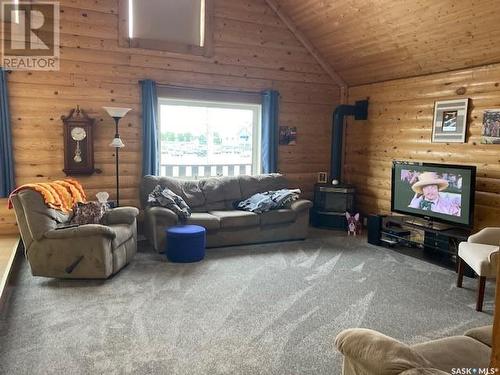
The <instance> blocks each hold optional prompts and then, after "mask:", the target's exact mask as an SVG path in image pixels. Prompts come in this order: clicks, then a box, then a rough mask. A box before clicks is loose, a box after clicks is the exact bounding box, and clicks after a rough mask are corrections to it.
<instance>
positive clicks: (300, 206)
mask: <svg viewBox="0 0 500 375" xmlns="http://www.w3.org/2000/svg"><path fill="white" fill-rule="evenodd" d="M312 206H313V203H312V202H311V201H309V200H307V199H297V200H296V201H293V202H292V204H291V205H290V208H291V209H292V210H294V211H296V212H301V211H304V210H308V209H310V208H311V207H312Z"/></svg>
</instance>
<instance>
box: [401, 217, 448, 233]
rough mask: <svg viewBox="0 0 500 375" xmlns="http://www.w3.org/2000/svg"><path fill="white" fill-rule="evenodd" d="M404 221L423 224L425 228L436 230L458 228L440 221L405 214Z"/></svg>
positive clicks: (418, 224)
mask: <svg viewBox="0 0 500 375" xmlns="http://www.w3.org/2000/svg"><path fill="white" fill-rule="evenodd" d="M404 222H405V224H410V225H416V226H421V227H423V228H424V229H432V230H436V231H445V230H450V229H451V230H453V229H455V228H456V227H454V226H452V225H449V224H443V223H438V222H436V221H432V220H425V219H417V218H414V217H411V216H405V219H404Z"/></svg>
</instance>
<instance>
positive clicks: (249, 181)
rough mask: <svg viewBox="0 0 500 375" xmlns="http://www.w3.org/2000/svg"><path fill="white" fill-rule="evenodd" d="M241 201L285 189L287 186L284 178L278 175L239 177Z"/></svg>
mask: <svg viewBox="0 0 500 375" xmlns="http://www.w3.org/2000/svg"><path fill="white" fill-rule="evenodd" d="M239 181H240V189H241V199H246V198H249V197H251V196H252V195H254V194H256V193H264V192H266V191H271V190H280V189H285V188H287V187H289V186H288V182H287V180H286V178H285V177H284V176H283V175H281V174H278V173H271V174H262V175H258V176H240V177H239Z"/></svg>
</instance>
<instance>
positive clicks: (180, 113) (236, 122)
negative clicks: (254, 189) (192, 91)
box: [158, 98, 261, 178]
mask: <svg viewBox="0 0 500 375" xmlns="http://www.w3.org/2000/svg"><path fill="white" fill-rule="evenodd" d="M158 111H159V127H160V131H159V134H160V153H161V155H160V174H161V175H162V176H171V177H179V178H202V177H210V176H238V175H244V174H247V175H250V174H258V173H260V169H261V163H260V118H261V106H260V104H253V103H248V104H241V103H232V102H214V101H204V100H184V99H165V98H163V99H160V100H159V106H158Z"/></svg>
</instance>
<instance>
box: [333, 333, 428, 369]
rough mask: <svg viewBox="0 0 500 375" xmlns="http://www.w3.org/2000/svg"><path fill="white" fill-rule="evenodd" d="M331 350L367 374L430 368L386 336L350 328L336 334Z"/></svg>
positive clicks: (410, 350)
mask: <svg viewBox="0 0 500 375" xmlns="http://www.w3.org/2000/svg"><path fill="white" fill-rule="evenodd" d="M335 346H336V347H337V349H338V350H339V351H340V352H341V353H342V354H343V355H344V356H345V357H346V358H348V360H349V362H351V363H355V364H356V366H359V367H361V368H363V369H365V371H366V372H367V373H369V374H374V375H375V374H376V375H379V374H380V375H391V374H399V373H401V372H403V371H406V370H410V369H414V368H425V367H430V364H429V363H428V362H427V361H426V360H425V359H424V358H423V357H422V356H421V355H419V354H418V353H416V352H415V351H413V350H412V349H411V348H410V347H409V346H408V345H405V344H403V343H401V342H399V341H397V340H395V339H393V338H391V337H389V336H386V335H383V334H381V333H379V332H376V331H373V330H371V329H364V328H352V329H346V330H344V331H342V332H340V333H339V334H338V335H337V337H336V338H335Z"/></svg>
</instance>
